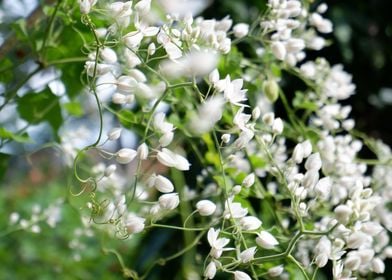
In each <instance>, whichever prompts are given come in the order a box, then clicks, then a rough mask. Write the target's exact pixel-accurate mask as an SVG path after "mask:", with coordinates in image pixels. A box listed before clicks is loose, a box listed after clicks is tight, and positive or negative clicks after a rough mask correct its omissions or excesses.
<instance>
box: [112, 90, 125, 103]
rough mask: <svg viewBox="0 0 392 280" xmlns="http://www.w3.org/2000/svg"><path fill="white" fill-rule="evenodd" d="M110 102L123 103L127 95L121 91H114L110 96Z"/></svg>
mask: <svg viewBox="0 0 392 280" xmlns="http://www.w3.org/2000/svg"><path fill="white" fill-rule="evenodd" d="M112 102H113V103H114V104H125V103H126V102H127V96H126V95H124V94H121V93H118V92H116V93H115V94H113V96H112Z"/></svg>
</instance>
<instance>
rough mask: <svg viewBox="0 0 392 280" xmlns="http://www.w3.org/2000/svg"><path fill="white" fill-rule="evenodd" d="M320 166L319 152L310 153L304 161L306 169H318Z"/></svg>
mask: <svg viewBox="0 0 392 280" xmlns="http://www.w3.org/2000/svg"><path fill="white" fill-rule="evenodd" d="M321 166H322V162H321V158H320V154H319V153H314V154H311V155H310V156H309V157H308V159H307V160H306V162H305V169H306V170H317V171H318V170H320V169H321Z"/></svg>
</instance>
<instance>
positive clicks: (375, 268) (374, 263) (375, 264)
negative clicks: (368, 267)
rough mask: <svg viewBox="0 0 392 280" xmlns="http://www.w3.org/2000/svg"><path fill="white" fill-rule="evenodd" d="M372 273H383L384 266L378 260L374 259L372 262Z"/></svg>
mask: <svg viewBox="0 0 392 280" xmlns="http://www.w3.org/2000/svg"><path fill="white" fill-rule="evenodd" d="M372 271H374V272H375V273H384V271H385V264H384V262H383V261H382V260H381V259H380V258H374V259H373V260H372Z"/></svg>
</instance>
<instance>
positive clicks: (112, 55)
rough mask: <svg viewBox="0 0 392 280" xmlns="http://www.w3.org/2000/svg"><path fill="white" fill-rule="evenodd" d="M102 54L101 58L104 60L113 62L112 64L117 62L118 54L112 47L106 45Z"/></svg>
mask: <svg viewBox="0 0 392 280" xmlns="http://www.w3.org/2000/svg"><path fill="white" fill-rule="evenodd" d="M100 55H101V58H102V59H103V60H104V62H106V63H111V64H113V63H116V62H117V54H116V52H115V51H114V50H113V49H111V48H108V47H105V48H103V49H102V50H101V51H100Z"/></svg>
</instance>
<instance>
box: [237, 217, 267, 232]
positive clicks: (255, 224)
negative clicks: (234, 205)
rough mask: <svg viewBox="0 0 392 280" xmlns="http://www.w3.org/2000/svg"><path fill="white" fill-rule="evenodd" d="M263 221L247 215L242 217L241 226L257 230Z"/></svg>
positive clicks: (244, 228) (245, 228)
mask: <svg viewBox="0 0 392 280" xmlns="http://www.w3.org/2000/svg"><path fill="white" fill-rule="evenodd" d="M261 224H262V222H261V221H260V220H259V218H257V217H254V216H246V217H242V218H241V219H240V226H241V228H242V229H243V230H256V229H258V228H259V227H260V226H261Z"/></svg>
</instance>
